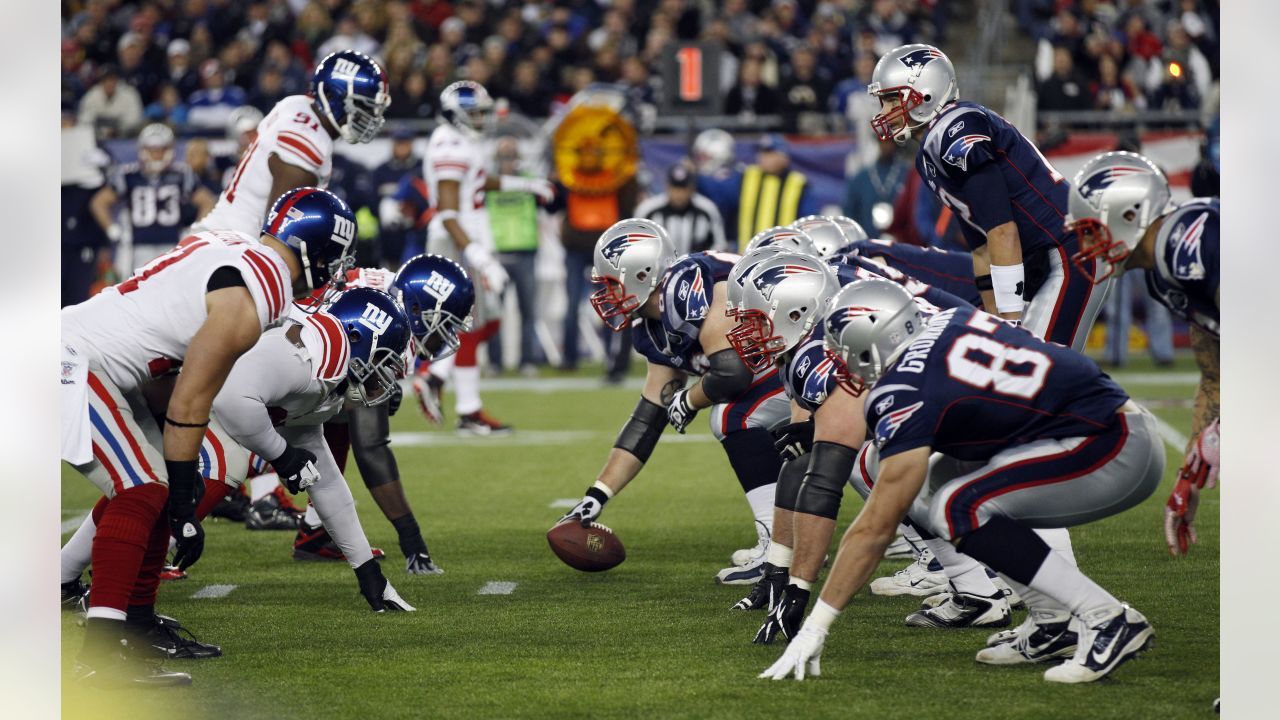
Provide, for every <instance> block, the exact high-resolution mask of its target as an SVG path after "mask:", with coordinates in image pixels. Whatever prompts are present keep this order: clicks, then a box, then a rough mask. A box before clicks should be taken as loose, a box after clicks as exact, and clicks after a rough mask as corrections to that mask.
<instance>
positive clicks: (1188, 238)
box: [1170, 212, 1209, 280]
mask: <svg viewBox="0 0 1280 720" xmlns="http://www.w3.org/2000/svg"><path fill="white" fill-rule="evenodd" d="M1208 219H1209V213H1207V212H1203V213H1200V217H1197V218H1196V219H1195V220H1193V221H1191V224H1190V225H1188V226H1187V227H1186V229H1185V230H1183V229H1182V228H1180V227H1175V228H1174V229H1173V233H1172V235H1174V236H1177V234H1178V232H1179V231H1181V232H1182V236H1181V237H1178V240H1177V241H1176V242H1175V243H1174V246H1173V267H1172V268H1170V270H1171V272H1172V273H1173V276H1174V277H1175V278H1177V279H1179V280H1203V279H1204V261H1203V260H1202V259H1201V257H1200V238H1201V237H1203V236H1204V226H1205V222H1206V221H1207V220H1208Z"/></svg>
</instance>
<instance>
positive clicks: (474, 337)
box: [415, 80, 553, 435]
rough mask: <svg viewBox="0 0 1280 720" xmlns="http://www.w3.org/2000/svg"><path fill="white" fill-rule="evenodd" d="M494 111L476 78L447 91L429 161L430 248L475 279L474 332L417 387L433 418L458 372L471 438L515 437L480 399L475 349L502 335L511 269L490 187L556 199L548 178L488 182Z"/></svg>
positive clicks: (461, 426)
mask: <svg viewBox="0 0 1280 720" xmlns="http://www.w3.org/2000/svg"><path fill="white" fill-rule="evenodd" d="M492 112H493V99H492V98H490V97H489V92H488V91H487V90H485V89H484V86H483V85H481V84H479V83H476V82H471V81H469V80H460V81H458V82H455V83H453V84H452V85H450V86H449V87H446V88H445V89H444V92H442V93H440V119H441V123H440V125H439V126H437V127H436V129H435V130H434V131H432V133H431V139H430V140H429V141H428V142H427V155H426V159H425V160H424V172H423V174H424V176H425V177H426V181H427V194H428V196H429V198H430V201H431V207H432V208H434V209H435V214H434V216H433V217H432V218H431V222H430V224H429V225H428V226H427V251H428V252H431V253H434V254H437V255H443V256H445V257H448V258H453V259H455V260H460V261H461V262H462V264H463V266H464V267H466V268H467V271H468V272H469V273H470V274H471V277H472V278H478V281H477V282H476V310H475V315H476V318H475V325H476V327H475V329H474V330H471V331H469V332H465V333H463V334H462V337H461V346H460V347H459V348H458V352H457V354H456V355H455V356H453V357H450V358H446V359H445V360H444V362H435V363H432V364H431V367H430V377H429V378H428V380H427V382H425V383H416V384H415V389H417V390H419V392H420V394H424V395H426V397H423V398H421V399H420V404H421V405H422V407H423V409H424V411H426V412H427V413H428V419H429V420H431V421H433V422H437V423H438V422H440V421H441V419H442V418H440V417H438V416H435V415H433V413H438V412H439V410H438V408H439V403H438V399H439V395H440V388H441V386H442V385H443V383H444V381H445V380H446V379H447V378H448V377H449V376H450V374H452V377H453V381H454V384H455V388H456V390H457V392H456V404H455V407H454V409H455V410H456V411H457V413H458V432H460V433H463V434H468V435H495V434H508V433H510V432H511V427H510V426H508V425H505V424H503V423H501V422H499V421H498V420H496V419H494V418H493V417H492V416H490V415H489V414H488V413H486V412H484V409H483V407H482V404H481V401H480V367H479V366H478V365H477V362H476V352H477V350H478V349H479V346H480V343H483V342H485V341H486V340H488V339H489V338H491V337H493V336H494V334H496V333H497V332H498V320H499V318H500V317H501V314H502V289H503V287H505V286H506V283H507V272H506V270H505V269H503V267H502V263H500V262H498V259H497V258H496V257H495V256H494V254H493V238H492V236H491V232H490V229H489V220H488V216H487V214H486V213H485V209H484V193H485V191H486V190H503V191H513V192H528V193H533V194H534V195H535V196H537V198H538V200H539V202H543V203H546V202H550V201H551V199H552V197H553V191H552V189H551V183H550V182H548V181H547V180H545V179H543V178H526V177H520V176H517V175H501V176H498V177H489V176H487V175H486V174H485V164H486V163H485V158H487V157H489V155H490V154H489V153H486V152H485V151H484V148H483V146H482V145H481V142H482V138H483V135H484V132H485V130H486V128H487V127H488V125H489V120H490V116H491V115H492Z"/></svg>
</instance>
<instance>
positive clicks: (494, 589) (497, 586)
mask: <svg viewBox="0 0 1280 720" xmlns="http://www.w3.org/2000/svg"><path fill="white" fill-rule="evenodd" d="M515 591H516V583H513V582H510V581H508V580H493V581H490V582H487V583H485V584H484V586H483V587H481V588H480V589H479V590H477V591H476V594H477V595H510V594H511V593H513V592H515Z"/></svg>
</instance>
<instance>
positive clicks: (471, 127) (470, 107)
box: [440, 80, 493, 139]
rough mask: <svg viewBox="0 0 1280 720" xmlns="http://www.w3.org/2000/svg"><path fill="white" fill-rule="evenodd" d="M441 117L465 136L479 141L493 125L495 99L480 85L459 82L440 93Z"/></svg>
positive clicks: (468, 81)
mask: <svg viewBox="0 0 1280 720" xmlns="http://www.w3.org/2000/svg"><path fill="white" fill-rule="evenodd" d="M440 115H441V117H443V118H444V120H445V122H447V123H449V124H450V125H452V126H453V127H454V128H455V129H457V130H458V131H459V132H461V133H462V134H463V135H466V136H467V137H469V138H472V139H478V138H480V137H482V136H483V135H484V134H485V133H486V132H488V130H489V127H490V125H492V123H493V98H492V97H490V96H489V91H488V90H485V88H484V86H483V85H481V84H480V83H477V82H472V81H470V80H459V81H458V82H455V83H453V84H452V85H450V86H449V87H447V88H445V89H444V90H443V91H442V92H441V93H440Z"/></svg>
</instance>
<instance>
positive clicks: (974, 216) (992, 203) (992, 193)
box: [964, 163, 1013, 232]
mask: <svg viewBox="0 0 1280 720" xmlns="http://www.w3.org/2000/svg"><path fill="white" fill-rule="evenodd" d="M964 196H965V199H966V200H967V201H968V203H969V213H970V215H969V218H970V219H971V220H972V221H973V222H974V223H976V224H977V225H978V227H980V228H982V230H983V231H984V232H986V231H989V230H991V228H994V227H997V226H999V225H1003V224H1005V223H1007V222H1011V221H1012V220H1013V207H1012V205H1011V204H1010V202H1009V188H1008V186H1007V185H1005V182H1004V175H1002V174H1001V173H1000V168H998V167H996V166H995V164H994V163H986V164H984V165H983V166H982V167H980V168H978V169H977V170H975V171H974V172H973V173H972V174H970V176H969V178H968V179H967V180H965V182H964Z"/></svg>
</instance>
